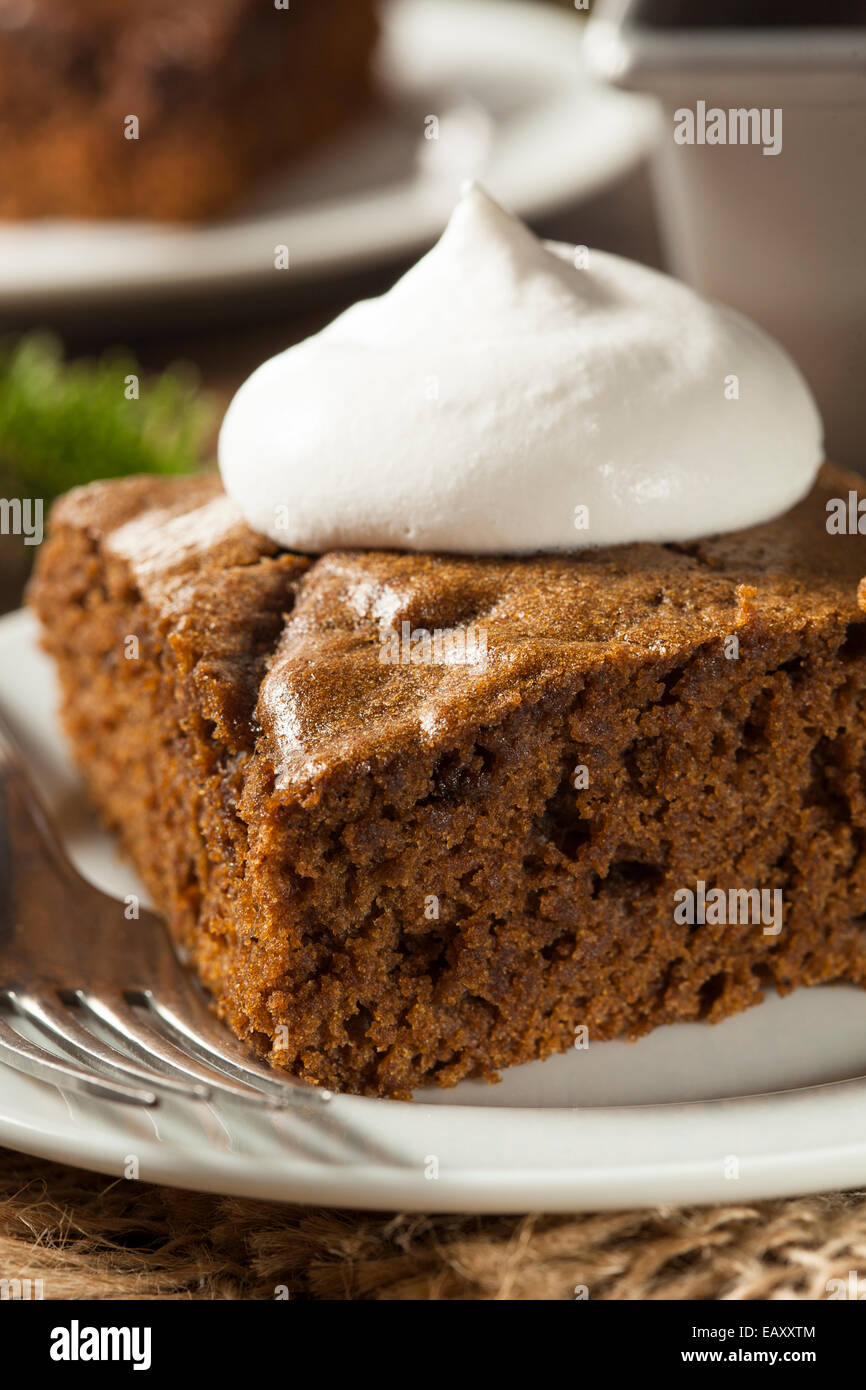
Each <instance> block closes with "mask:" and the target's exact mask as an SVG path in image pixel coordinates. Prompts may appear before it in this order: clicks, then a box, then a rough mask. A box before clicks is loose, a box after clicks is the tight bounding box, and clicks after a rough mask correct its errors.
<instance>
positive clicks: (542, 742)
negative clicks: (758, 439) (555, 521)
mask: <svg viewBox="0 0 866 1390" xmlns="http://www.w3.org/2000/svg"><path fill="white" fill-rule="evenodd" d="M858 482H859V479H857V478H856V477H853V476H852V475H848V474H845V473H842V472H840V471H839V470H835V469H832V468H830V467H826V466H825V468H824V469H823V470H822V473H821V476H820V479H819V482H818V484H817V485H816V487H815V489H814V490H813V491H812V493H811V494H810V495H809V496H808V497H807V498H806V499H805V500H804V501H803V502H802V503H801V504H800V505H799V506H798V507H797V508H795V509H794V511H792V512H790V513H789V514H787V515H786V516H784V517H781V518H779V519H778V520H777V521H774V522H772V523H769V524H767V525H764V526H760V527H756V528H753V529H751V530H748V531H743V532H738V533H736V534H730V535H727V536H722V537H720V538H716V539H709V540H704V541H697V542H692V543H689V544H687V545H651V544H636V545H628V546H617V547H611V548H608V549H604V550H597V551H588V552H584V553H583V554H581V555H568V556H566V555H546V556H537V557H532V558H526V559H519V560H518V559H509V558H487V557H485V558H483V559H478V558H473V557H460V558H455V557H449V556H429V555H407V554H399V553H396V552H381V551H379V552H376V551H358V552H348V551H347V552H331V553H329V554H326V555H323V556H321V557H319V558H318V559H312V560H310V559H305V558H301V557H297V556H292V555H288V554H285V553H281V552H279V551H278V549H277V547H276V546H275V545H274V544H273V543H272V542H270V541H267V540H264V539H262V538H261V537H259V536H258V535H256V534H255V533H254V532H252V531H250V530H249V529H248V528H247V527H246V525H245V524H244V523H243V522H242V521H241V520H240V519H239V516H238V514H237V513H235V511H234V509H233V507H232V504H231V503H230V502H228V500H227V499H226V498H225V497H224V495H223V494H222V493H221V491H220V488H219V484H218V483H217V482H216V481H215V480H211V479H194V480H184V481H181V482H178V481H176V480H145V479H138V480H132V481H129V480H127V481H124V482H121V483H113V484H112V483H109V484H98V485H94V486H92V487H89V488H85V489H81V490H79V491H77V492H75V493H72V494H70V495H69V496H68V497H67V498H66V499H64V500H62V501H61V503H60V504H58V506H57V508H56V509H55V513H54V517H53V524H52V534H51V537H50V539H49V541H48V543H47V545H46V546H45V548H44V551H43V553H42V555H41V556H40V563H39V567H38V572H37V576H36V580H35V583H34V587H33V601H34V603H35V604H36V607H37V609H38V611H39V614H40V617H41V619H42V623H43V628H44V632H45V640H46V644H47V646H48V649H49V650H50V651H51V652H52V654H53V655H54V656H55V658H56V660H57V663H58V668H59V671H60V676H61V683H62V688H63V692H64V718H65V722H66V726H67V729H68V731H69V733H70V736H71V738H72V741H73V745H74V747H75V750H76V753H77V756H78V758H79V761H80V763H81V765H82V767H83V769H84V771H85V774H86V776H87V778H88V782H89V785H90V787H91V790H92V793H93V795H94V798H95V800H96V803H97V804H98V806H99V807H100V809H101V810H102V812H103V814H104V815H105V816H106V818H107V819H108V821H109V823H111V824H113V825H114V826H116V827H117V828H118V830H119V832H120V834H121V836H122V838H123V840H124V843H125V845H126V847H127V849H128V851H129V852H130V854H131V856H132V858H133V859H134V861H135V863H136V865H137V867H138V868H139V870H140V871H141V873H142V874H143V876H144V877H145V879H146V881H147V882H148V884H149V886H150V887H151V890H152V891H153V893H154V896H155V898H156V901H157V903H158V905H159V906H160V907H161V909H162V910H163V911H164V912H165V913H166V915H167V916H168V919H169V921H170V924H171V926H172V930H173V931H174V933H175V935H176V937H177V939H178V940H179V941H182V942H183V943H184V944H185V945H186V946H187V947H188V948H189V949H190V951H191V954H192V957H193V959H194V961H195V962H196V964H197V967H198V969H199V970H200V972H201V974H202V976H203V978H204V980H205V982H206V983H207V984H208V985H209V987H210V988H211V989H212V990H213V992H214V995H215V998H216V1001H217V1005H218V1007H219V1009H220V1011H221V1013H222V1014H223V1016H224V1017H226V1018H227V1020H228V1021H229V1022H230V1024H231V1026H232V1027H233V1028H234V1029H235V1031H236V1032H237V1033H239V1034H240V1035H241V1036H242V1037H245V1038H248V1039H249V1040H250V1041H251V1042H252V1043H253V1044H254V1045H256V1046H257V1047H258V1048H259V1049H260V1050H261V1051H262V1052H264V1053H265V1054H266V1055H269V1056H270V1057H271V1059H272V1060H273V1061H274V1062H275V1063H277V1064H279V1065H282V1066H285V1067H288V1068H289V1069H291V1070H292V1071H293V1072H295V1073H297V1074H299V1075H301V1076H303V1077H305V1078H306V1079H308V1080H311V1081H315V1082H319V1083H321V1084H326V1085H328V1086H330V1087H333V1088H341V1089H347V1090H356V1091H361V1092H366V1093H370V1094H385V1095H398V1096H405V1095H408V1094H409V1092H410V1091H411V1090H412V1089H413V1088H414V1087H416V1086H418V1085H420V1084H423V1083H424V1082H427V1081H437V1082H439V1083H441V1084H445V1085H447V1084H453V1083H454V1082H456V1081H458V1080H460V1079H461V1078H462V1077H464V1076H469V1075H484V1076H488V1077H492V1076H493V1075H494V1074H495V1072H496V1071H497V1069H498V1068H501V1067H503V1066H507V1065H510V1064H513V1063H516V1062H521V1061H526V1060H529V1059H530V1058H533V1057H538V1056H545V1055H548V1054H549V1053H551V1052H554V1051H558V1050H563V1049H567V1048H569V1047H570V1046H572V1045H573V1043H574V1041H575V1038H576V1037H578V1038H582V1037H583V1036H584V1035H583V1033H576V1030H582V1029H585V1030H587V1036H588V1038H589V1041H590V1045H591V1043H592V1042H593V1041H596V1040H600V1039H603V1038H609V1037H614V1036H617V1035H619V1034H622V1033H627V1034H629V1035H632V1036H635V1035H637V1034H640V1033H641V1032H644V1031H646V1030H647V1029H649V1028H652V1027H655V1026H657V1025H659V1024H663V1023H671V1022H675V1021H678V1020H683V1019H698V1018H709V1019H711V1020H717V1019H720V1018H722V1017H725V1016H726V1015H728V1014H731V1013H734V1012H736V1011H737V1010H739V1009H742V1008H744V1007H746V1006H747V1005H749V1004H752V1003H756V1002H757V1001H758V1000H759V999H760V997H761V991H762V989H763V987H764V986H766V985H768V984H773V985H775V986H776V987H777V988H779V989H781V990H783V991H784V990H788V989H790V988H793V987H795V986H797V985H805V984H814V983H819V982H822V981H829V980H837V979H847V980H851V981H854V982H856V983H859V984H866V936H864V930H863V919H864V915H866V855H864V846H866V797H864V780H863V767H864V765H866V747H864V743H866V732H864V704H866V619H864V614H863V612H861V610H860V608H859V607H858V601H857V588H858V583H859V581H860V579H861V576H862V575H863V574H864V572H866V539H864V538H863V537H861V536H858V535H856V534H855V535H834V534H830V533H829V532H828V530H827V525H826V522H827V512H826V504H827V501H828V499H830V498H832V497H846V496H847V494H848V490H849V489H850V488H856V487H857V485H858ZM470 631H471V632H472V633H473V634H474V638H475V643H474V645H473V644H472V643H466V642H464V645H463V647H462V648H461V646H460V643H459V642H457V643H456V644H455V643H454V642H453V641H452V642H450V643H449V642H443V641H441V640H440V642H439V645H438V647H437V645H436V643H435V642H434V640H433V639H434V637H435V634H436V633H437V632H438V633H439V634H440V635H441V634H452V635H453V634H463V635H464V637H465V635H466V634H467V633H469V632H470ZM424 634H428V635H429V639H430V640H429V641H428V640H427V639H426V638H425V635H424ZM131 636H132V637H136V638H137V639H138V656H137V658H129V657H128V656H126V655H125V650H127V649H128V639H129V638H130V637H131ZM125 643H126V644H127V647H126V648H125V645H124V644H125ZM134 645H135V644H133V646H134ZM461 652H462V656H461ZM443 657H444V659H443ZM464 658H468V659H464ZM699 885H703V889H702V890H700V889H699ZM686 890H687V891H689V892H692V893H693V894H698V892H699V891H705V892H706V893H707V894H709V893H712V892H713V891H714V890H722V891H723V892H724V893H725V894H726V895H727V894H729V893H730V892H731V891H733V892H736V893H751V892H754V890H765V891H768V892H773V893H775V892H776V891H777V890H778V891H779V892H780V893H781V903H782V911H781V916H780V920H779V921H778V922H777V923H774V922H768V921H766V920H758V921H726V922H720V921H713V920H711V914H706V917H707V920H693V921H684V920H677V912H676V908H677V904H678V903H681V902H682V900H683V894H684V892H686ZM743 901H745V899H744V900H743ZM679 916H680V918H681V917H682V913H680V914H679ZM698 916H700V913H699V914H698ZM768 927H769V930H768Z"/></svg>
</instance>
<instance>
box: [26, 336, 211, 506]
mask: <svg viewBox="0 0 866 1390" xmlns="http://www.w3.org/2000/svg"><path fill="white" fill-rule="evenodd" d="M131 376H136V377H138V378H139V381H140V388H139V390H140V394H139V398H138V399H132V400H130V399H127V397H126V395H125V383H126V381H127V378H129V377H131ZM213 424H214V407H213V404H212V403H211V401H210V400H209V398H208V397H207V396H205V395H204V394H203V393H202V392H201V391H200V389H199V384H198V379H197V376H196V374H195V371H194V369H192V368H185V367H172V368H169V369H168V370H166V371H164V372H162V373H160V374H159V375H154V376H149V375H147V374H146V373H143V372H142V369H141V367H140V366H139V365H138V363H137V362H136V360H135V358H134V357H133V356H132V355H131V354H129V353H127V352H124V351H117V352H111V353H107V354H106V355H105V356H103V357H101V358H100V359H98V360H94V361H89V360H88V361H75V362H70V363H67V362H64V360H63V355H62V351H61V347H60V344H59V343H58V342H57V341H56V340H55V339H54V338H53V337H51V336H50V335H47V334H30V335H28V336H27V337H25V338H22V339H20V340H19V341H18V342H17V343H0V478H2V480H3V487H4V489H5V490H7V491H8V490H10V489H11V488H13V487H14V488H17V489H18V490H19V491H20V492H21V493H22V494H23V495H30V496H38V497H42V498H43V499H44V500H45V502H46V503H50V502H51V501H53V499H54V498H55V497H56V496H58V495H59V494H60V493H61V492H65V491H66V490H67V489H68V488H70V487H73V486H75V485H76V484H78V483H87V482H92V481H93V480H94V479H96V478H116V477H121V476H125V475H128V474H130V473H186V472H189V471H190V470H191V469H194V468H195V467H196V466H197V465H198V464H199V463H200V462H201V460H202V455H203V451H204V447H205V444H206V441H207V439H208V436H209V434H210V432H211V430H212V428H213Z"/></svg>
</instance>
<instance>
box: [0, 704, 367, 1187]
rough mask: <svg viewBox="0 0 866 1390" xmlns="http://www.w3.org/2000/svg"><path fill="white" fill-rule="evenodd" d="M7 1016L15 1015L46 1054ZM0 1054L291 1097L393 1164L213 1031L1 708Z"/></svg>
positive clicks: (161, 943)
mask: <svg viewBox="0 0 866 1390" xmlns="http://www.w3.org/2000/svg"><path fill="white" fill-rule="evenodd" d="M11 1019H16V1020H18V1021H20V1020H22V1019H23V1020H26V1021H27V1022H28V1023H29V1024H30V1025H32V1026H33V1027H35V1029H37V1030H38V1031H39V1032H40V1033H41V1034H42V1035H44V1036H45V1037H46V1039H47V1040H48V1041H49V1042H50V1043H51V1044H52V1048H53V1049H56V1050H49V1049H48V1048H46V1047H42V1046H41V1045H40V1044H38V1043H35V1042H32V1041H30V1039H29V1038H28V1037H26V1036H24V1034H22V1032H21V1031H20V1030H19V1029H18V1028H16V1027H15V1026H14V1024H13V1022H12V1021H10V1020H11ZM94 1025H96V1031H94ZM106 1037H107V1039H109V1040H106ZM130 1054H131V1055H130ZM0 1061H3V1062H6V1063H7V1064H8V1065H9V1066H12V1067H15V1068H16V1069H17V1070H19V1071H23V1072H27V1073H28V1074H29V1075H31V1076H35V1077H38V1078H39V1079H41V1080H43V1081H49V1082H52V1083H53V1084H54V1085H56V1086H59V1087H61V1088H63V1089H69V1090H75V1091H81V1092H84V1093H85V1094H88V1095H93V1096H99V1097H102V1098H104V1099H108V1100H113V1101H121V1102H124V1103H125V1104H130V1105H144V1106H155V1105H158V1104H159V1102H160V1099H161V1095H162V1094H163V1093H167V1092H171V1093H174V1094H176V1095H179V1096H182V1097H187V1098H190V1099H194V1100H209V1099H211V1098H214V1099H218V1098H220V1097H232V1098H233V1099H235V1100H238V1101H244V1102H248V1103H250V1104H253V1105H256V1106H259V1107H265V1108H268V1109H283V1108H285V1107H288V1106H293V1107H296V1108H298V1109H300V1110H301V1111H302V1112H303V1113H304V1117H305V1120H306V1121H308V1122H310V1121H311V1122H313V1123H314V1124H318V1125H319V1127H323V1129H324V1130H325V1131H327V1132H328V1133H329V1134H330V1135H331V1136H332V1137H337V1138H338V1139H340V1140H343V1141H348V1142H349V1143H350V1144H352V1145H354V1147H356V1148H362V1149H364V1150H366V1151H367V1152H368V1153H371V1154H373V1155H375V1157H377V1158H379V1159H383V1158H384V1159H385V1160H386V1161H393V1159H392V1156H391V1155H390V1154H388V1153H387V1152H385V1151H384V1150H382V1148H381V1147H380V1146H379V1144H378V1143H377V1142H376V1141H375V1140H373V1139H372V1138H371V1137H370V1136H368V1135H366V1134H364V1135H360V1134H358V1133H357V1132H356V1131H355V1130H354V1127H351V1126H349V1125H348V1124H347V1122H346V1121H345V1120H340V1121H339V1122H335V1118H336V1117H335V1116H334V1115H333V1113H328V1112H329V1111H331V1108H330V1107H328V1106H327V1102H328V1101H329V1100H330V1099H331V1094H330V1092H329V1091H323V1090H318V1089H316V1088H315V1087H313V1086H308V1085H306V1084H305V1083H304V1082H301V1081H298V1080H296V1079H295V1078H292V1077H290V1076H287V1075H286V1076H282V1075H280V1074H278V1073H276V1072H274V1071H272V1070H271V1069H270V1068H269V1067H267V1066H265V1065H264V1064H263V1063H259V1062H258V1061H256V1060H255V1058H253V1057H252V1056H251V1055H250V1053H249V1052H248V1050H247V1049H246V1048H245V1047H244V1046H243V1045H242V1044H241V1043H239V1042H237V1041H236V1040H235V1039H234V1038H233V1037H232V1036H231V1035H230V1034H229V1033H228V1032H227V1030H226V1029H224V1028H223V1027H222V1025H221V1024H220V1023H219V1022H218V1021H217V1020H216V1018H215V1017H214V1015H213V1014H212V1013H211V1012H210V1010H209V1009H208V1007H207V1005H206V1003H205V1001H204V998H203V994H202V993H201V991H200V990H199V988H198V986H197V984H196V983H195V982H194V981H193V979H192V978H191V977H190V975H189V974H188V972H187V971H186V970H185V969H184V967H183V965H182V964H181V962H180V960H179V958H178V957H177V955H176V954H175V951H174V948H173V946H172V944H171V941H170V939H169V937H168V934H167V932H166V930H165V928H164V926H163V924H162V922H161V920H160V919H159V918H158V917H156V916H155V915H154V914H153V913H151V912H148V911H146V910H145V909H139V915H138V917H137V919H135V920H131V921H129V920H127V919H126V917H125V916H124V904H123V903H120V902H118V901H117V900H116V899H114V898H111V897H109V896H108V895H107V894H105V893H102V892H100V891H99V889H97V888H95V887H93V885H92V884H90V883H88V882H87V881H86V880H85V879H83V878H82V877H81V875H80V874H79V873H78V872H77V870H76V869H75V868H74V867H73V866H72V864H71V863H70V861H69V859H68V858H67V856H66V854H65V852H64V850H63V849H62V847H61V845H60V841H59V839H58V837H57V834H56V832H55V830H54V827H53V824H52V821H51V817H50V816H49V814H48V812H47V811H46V809H45V807H44V805H43V803H42V800H41V798H40V797H39V795H38V793H37V792H36V789H35V787H34V786H33V783H32V781H31V778H30V775H29V773H28V771H27V768H26V763H25V759H24V756H23V754H22V752H21V749H20V747H19V745H18V743H17V740H16V738H15V736H14V734H13V732H12V730H11V728H10V726H9V724H8V723H7V721H6V719H5V717H4V716H3V714H2V712H0ZM318 1156H319V1157H321V1155H318Z"/></svg>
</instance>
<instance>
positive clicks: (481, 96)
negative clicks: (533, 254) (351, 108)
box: [0, 0, 658, 309]
mask: <svg viewBox="0 0 866 1390" xmlns="http://www.w3.org/2000/svg"><path fill="white" fill-rule="evenodd" d="M384 21H385V23H384V36H383V42H382V45H381V52H380V63H379V66H380V87H381V89H382V91H383V93H384V101H383V103H382V107H381V110H380V111H379V112H378V113H377V114H376V115H374V116H369V117H366V116H365V117H359V119H358V122H357V125H356V128H353V129H351V130H349V131H348V132H346V133H345V134H344V135H343V136H342V137H341V138H340V139H339V140H338V141H336V142H335V143H334V144H332V145H331V146H330V148H329V149H327V150H326V151H325V152H323V153H321V154H317V155H316V156H315V157H313V158H311V159H310V161H308V163H307V164H306V166H305V167H304V168H303V169H302V170H298V171H296V172H289V173H287V174H286V175H285V176H283V177H280V178H277V179H276V180H272V181H271V182H270V183H269V184H268V186H267V187H264V188H262V189H260V190H259V191H258V192H257V193H256V195H255V197H253V198H251V199H250V200H249V201H248V203H247V205H246V206H245V207H244V208H243V209H242V210H241V211H240V212H238V213H237V214H235V215H234V216H232V217H230V218H226V219H225V220H223V221H220V222H214V223H212V224H208V225H203V226H198V227H186V228H184V227H176V226H170V225H165V224H146V223H143V222H111V223H106V222H83V221H42V222H32V223H21V222H17V223H2V224H0V309H4V308H7V309H11V308H16V309H21V308H29V307H31V306H32V307H34V308H38V307H39V306H42V305H51V304H55V303H56V304H63V303H69V302H70V301H71V302H73V303H74V304H76V305H83V304H86V303H87V302H88V301H89V300H91V299H98V298H100V297H105V296H111V297H114V296H122V297H128V298H136V297H139V298H140V297H141V296H142V295H150V294H153V293H156V292H167V293H170V294H172V295H194V294H201V293H204V292H215V291H218V290H220V289H231V288H241V287H246V286H250V287H252V286H257V285H258V286H261V285H267V284H268V283H273V282H274V281H273V277H274V276H275V275H276V274H279V275H283V276H285V275H288V276H289V277H290V281H289V284H292V283H296V284H299V285H300V284H302V283H304V282H305V281H309V280H311V279H315V278H320V277H322V276H324V275H327V274H332V273H337V272H341V273H342V272H347V271H351V270H359V269H363V268H365V267H367V266H371V265H374V264H376V263H379V262H382V261H384V260H387V259H389V258H394V257H398V256H401V255H405V256H408V255H410V254H412V253H415V252H417V251H418V250H419V249H421V248H422V247H423V246H424V245H425V244H429V243H430V242H432V241H433V240H434V239H435V238H436V237H437V236H438V234H439V232H440V231H441V230H442V227H443V225H444V223H445V221H446V219H447V216H448V213H449V212H450V210H451V208H452V206H453V203H454V199H455V194H456V191H457V188H458V187H459V184H460V183H461V182H462V180H463V179H465V178H469V177H477V178H480V179H483V181H484V183H485V184H486V185H487V187H488V188H489V190H490V192H491V193H492V194H493V195H494V196H495V197H497V198H499V199H500V201H502V202H503V203H505V204H506V205H507V206H509V207H511V208H512V209H513V210H514V212H516V213H518V214H520V215H521V216H523V217H531V216H535V215H540V214H544V213H550V212H553V211H555V210H556V209H558V208H560V207H562V206H565V205H566V204H569V203H571V202H574V201H577V200H579V199H581V198H584V197H588V196H590V195H591V194H594V193H597V192H599V191H600V190H601V189H603V188H604V187H606V186H608V185H610V184H611V183H613V182H615V181H616V180H617V179H618V178H620V177H621V176H622V175H623V174H624V173H625V172H627V170H628V169H629V168H631V167H632V166H633V165H634V164H635V163H637V162H638V161H639V160H640V159H641V158H642V157H643V156H644V155H645V154H646V153H647V152H648V150H649V149H650V147H651V146H652V144H653V141H654V140H655V138H656V135H657V132H658V117H657V111H656V107H655V104H654V103H653V102H652V101H651V100H650V99H648V98H646V97H637V96H633V95H631V94H625V93H621V92H617V91H613V90H609V89H605V88H604V87H601V86H598V85H595V84H594V83H593V82H592V80H591V79H590V78H589V77H588V76H587V75H586V73H585V70H584V67H583V63H582V51H581V50H582V30H583V24H582V22H581V19H580V18H579V17H578V16H577V15H576V14H575V13H574V12H571V13H569V12H568V11H563V12H559V11H557V10H553V9H550V10H548V9H545V8H544V7H542V6H538V5H535V4H532V5H530V4H526V3H516V2H515V0H507V3H506V2H505V0H390V3H388V4H387V5H386V6H385V10H384ZM434 116H435V117H436V119H437V120H438V122H439V128H438V139H435V140H434V139H427V138H425V131H431V132H432V131H433V129H434V127H433V126H432V125H431V124H430V123H429V122H428V118H429V117H434ZM277 246H287V247H288V249H289V261H290V264H289V268H288V270H280V271H276V270H275V268H274V255H275V248H276V247H277ZM282 288H284V286H283V285H281V289H282Z"/></svg>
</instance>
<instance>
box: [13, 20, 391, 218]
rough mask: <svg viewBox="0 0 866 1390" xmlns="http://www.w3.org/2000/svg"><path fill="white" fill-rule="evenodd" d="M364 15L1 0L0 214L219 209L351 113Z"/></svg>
mask: <svg viewBox="0 0 866 1390" xmlns="http://www.w3.org/2000/svg"><path fill="white" fill-rule="evenodd" d="M375 10H376V4H375V2H374V0H328V3H327V4H325V3H323V0H292V3H291V5H290V7H289V8H281V9H277V8H276V6H275V4H274V0H184V3H183V4H179V3H178V0H135V3H130V0H26V3H21V0H0V217H5V218H21V217H45V216H52V217H53V216H62V217H144V218H166V219H196V218H202V217H207V216H210V215H211V214H213V213H217V212H220V211H222V210H223V209H224V208H227V207H229V206H230V205H231V204H232V203H234V202H235V201H236V200H237V199H238V197H239V196H240V195H241V194H242V193H243V192H244V191H245V190H246V189H247V188H248V187H249V186H250V185H251V184H252V183H253V182H254V181H255V179H256V178H257V177H258V176H259V175H261V174H263V173H265V172H267V171H269V170H271V169H274V168H276V167H278V166H280V165H282V164H285V163H287V162H290V161H292V160H294V159H296V158H297V157H298V156H300V155H303V154H304V153H306V151H307V150H308V149H309V148H310V147H311V146H313V145H315V144H316V143H317V142H318V141H320V140H321V139H322V138H323V137H325V136H327V135H330V134H331V133H332V132H333V131H334V130H336V129H338V128H339V127H340V126H341V125H343V124H344V123H345V122H347V121H349V120H351V119H353V118H355V117H356V116H357V114H358V112H359V110H361V109H362V108H363V106H364V105H365V103H366V102H367V101H368V100H369V96H370V78H369V65H370V56H371V53H372V50H373V46H374V44H375V40H376V35H377V24H376V16H375ZM129 116H136V117H137V118H138V122H139V136H138V139H136V140H133V139H129V138H126V136H125V122H126V120H127V117H129Z"/></svg>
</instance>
